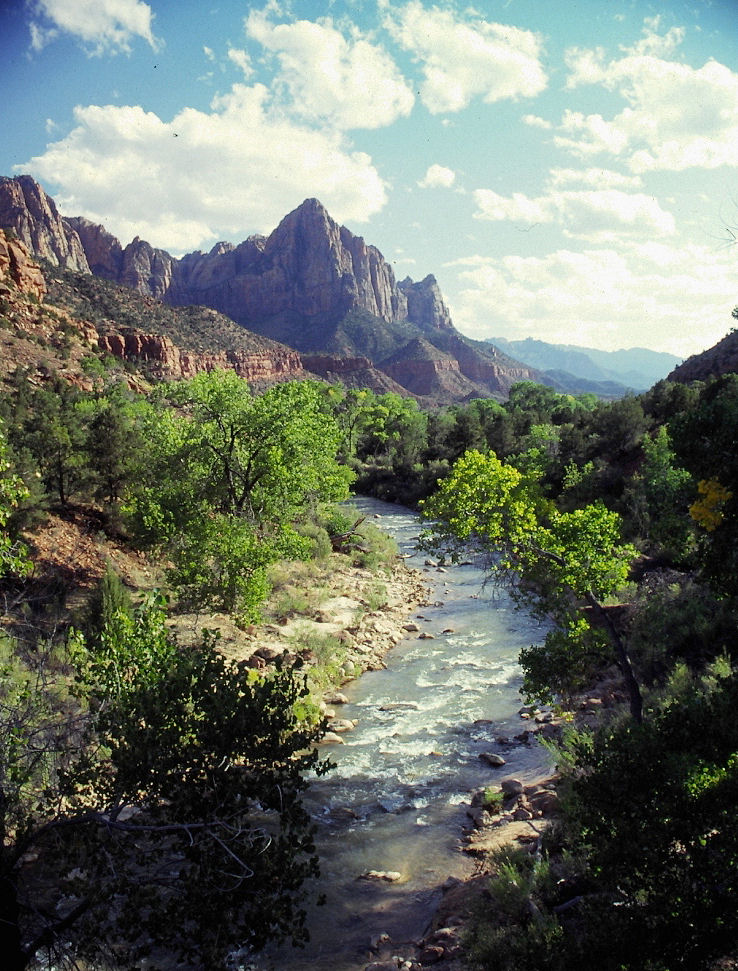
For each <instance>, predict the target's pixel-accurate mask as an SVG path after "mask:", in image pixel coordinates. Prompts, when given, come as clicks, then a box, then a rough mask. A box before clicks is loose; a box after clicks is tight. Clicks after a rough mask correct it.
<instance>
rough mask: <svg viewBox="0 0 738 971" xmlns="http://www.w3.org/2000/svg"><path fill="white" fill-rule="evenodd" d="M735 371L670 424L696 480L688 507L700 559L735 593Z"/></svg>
mask: <svg viewBox="0 0 738 971" xmlns="http://www.w3.org/2000/svg"><path fill="white" fill-rule="evenodd" d="M737 425H738V375H736V374H726V375H723V376H722V377H721V378H718V379H716V380H714V381H712V382H710V383H709V384H706V385H705V386H704V387H703V388H702V390H701V391H700V395H699V398H698V400H697V402H696V404H695V406H694V407H693V408H691V409H690V410H688V411H686V412H684V413H683V414H681V415H678V416H676V417H675V418H674V419H673V420H672V422H671V423H670V431H671V435H672V438H673V441H674V448H675V451H676V452H677V454H678V456H679V459H680V461H681V462H682V463H683V465H684V466H685V467H686V468H687V469H689V471H690V472H691V473H692V474H693V475H694V477H695V479H696V480H698V481H701V482H702V483H703V485H702V494H701V496H700V498H699V499H698V500H697V502H696V503H694V504H693V505H692V507H691V510H690V512H691V513H692V515H693V517H694V518H695V521H696V522H698V523H699V524H700V526H701V527H702V530H701V536H700V550H699V554H700V561H701V565H702V568H703V570H704V573H705V576H706V577H707V579H708V580H709V581H710V582H711V583H712V585H713V587H714V588H715V589H716V590H718V591H719V592H721V593H725V594H728V595H731V596H732V595H735V594H736V593H738V453H737V451H736V447H735V429H736V427H737Z"/></svg>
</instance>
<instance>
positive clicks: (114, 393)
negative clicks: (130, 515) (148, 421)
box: [84, 386, 145, 509]
mask: <svg viewBox="0 0 738 971" xmlns="http://www.w3.org/2000/svg"><path fill="white" fill-rule="evenodd" d="M138 410H140V409H138V408H137V406H136V403H135V402H134V401H133V400H131V399H130V398H129V395H128V393H127V392H126V391H125V390H124V389H123V388H122V387H120V386H116V387H113V388H110V389H109V390H108V391H107V393H106V394H105V395H102V396H100V397H99V398H98V399H96V400H94V401H92V402H91V403H90V407H88V409H87V411H88V414H87V428H86V435H85V443H84V444H85V453H86V458H87V462H88V463H89V477H90V479H91V482H92V487H93V494H94V495H95V497H96V498H97V499H99V500H101V501H102V502H103V503H105V505H106V506H107V507H108V508H111V509H115V508H117V506H118V504H119V503H120V502H121V500H122V499H123V498H124V496H125V494H126V491H127V489H128V486H129V485H130V483H131V481H132V479H133V477H134V475H135V469H136V464H137V462H138V461H139V453H141V452H143V451H144V450H145V449H144V443H143V440H142V438H141V435H140V431H139V424H138V420H137V411H138Z"/></svg>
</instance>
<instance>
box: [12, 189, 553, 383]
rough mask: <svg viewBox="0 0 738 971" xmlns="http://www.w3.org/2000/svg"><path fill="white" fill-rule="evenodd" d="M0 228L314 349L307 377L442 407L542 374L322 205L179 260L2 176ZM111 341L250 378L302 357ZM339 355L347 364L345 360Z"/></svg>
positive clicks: (116, 277)
mask: <svg viewBox="0 0 738 971" xmlns="http://www.w3.org/2000/svg"><path fill="white" fill-rule="evenodd" d="M2 225H10V226H12V227H13V228H14V229H15V231H16V232H17V233H18V235H19V236H21V238H23V239H24V240H26V241H27V245H28V246H29V247H30V248H32V249H33V251H34V252H36V253H39V254H41V255H44V256H46V257H47V258H49V259H50V260H51V261H52V262H55V263H61V264H63V265H64V266H67V267H69V268H76V269H81V270H82V271H83V272H89V271H90V268H91V269H92V272H93V273H95V274H96V275H98V276H101V277H105V278H107V279H108V280H111V281H113V282H115V283H118V284H121V285H124V286H125V287H128V288H130V289H132V290H135V291H137V292H138V293H139V294H141V295H143V296H145V297H147V298H149V299H151V298H155V299H156V300H157V301H162V302H163V303H165V304H168V305H169V306H172V307H182V306H192V305H199V306H200V307H209V308H213V309H214V310H216V311H219V312H220V313H221V314H225V315H226V316H227V317H229V318H230V320H231V321H236V322H237V323H239V324H241V325H243V326H244V327H246V328H248V330H250V331H252V332H253V333H254V334H259V335H261V336H263V337H268V338H271V339H272V340H273V341H278V342H280V343H281V344H283V345H285V344H286V345H288V346H289V347H291V348H295V349H297V350H299V351H301V352H302V353H303V354H310V355H311V356H312V357H313V358H314V369H315V370H314V373H319V374H322V375H324V376H326V377H327V379H328V380H336V379H340V380H343V381H344V383H346V384H349V385H350V386H353V387H357V386H359V384H358V382H360V381H364V382H366V386H367V387H371V388H374V389H375V390H390V389H392V390H394V389H398V390H399V392H400V393H410V394H414V395H418V396H429V397H431V398H433V400H434V401H435V402H441V401H460V400H464V399H465V398H467V397H470V396H479V395H493V396H495V397H500V398H504V397H506V395H507V392H508V391H509V388H510V386H511V385H512V384H513V383H514V382H515V381H519V380H524V379H532V380H535V379H536V377H537V372H535V371H534V370H532V369H530V368H527V367H525V366H522V365H519V364H518V363H517V362H514V361H512V360H510V359H509V358H507V357H506V356H505V355H501V354H498V352H497V351H496V349H495V348H493V347H491V346H490V347H489V348H480V347H479V346H478V345H476V344H474V343H473V342H470V341H468V340H467V339H466V338H464V337H463V336H462V335H461V334H459V333H458V332H457V331H456V329H455V328H454V326H453V323H452V321H451V316H450V314H449V311H448V308H447V307H446V305H445V303H444V301H443V297H442V295H441V292H440V289H439V287H438V283H437V281H436V279H435V278H434V277H433V276H427V277H426V278H425V279H424V280H422V281H420V282H419V283H416V282H414V281H413V280H411V279H409V278H407V279H405V280H403V281H401V282H400V283H398V282H397V281H396V279H395V276H394V272H393V270H392V267H391V266H390V264H389V263H388V262H387V261H386V260H385V259H384V258H383V256H382V254H381V253H380V252H379V250H377V249H376V247H374V246H370V245H368V244H367V243H366V242H365V241H364V240H363V239H362V238H361V237H359V236H355V235H354V234H353V233H351V232H350V231H349V230H348V229H346V228H345V227H343V226H339V225H338V223H336V222H335V221H334V220H333V219H332V218H331V217H330V215H329V214H328V212H327V211H326V210H325V208H324V207H323V206H322V205H321V203H320V202H318V200H316V199H307V200H306V201H305V202H303V203H302V205H300V206H298V208H297V209H295V210H294V211H293V212H291V213H289V214H288V215H287V216H285V217H284V219H283V220H282V221H281V222H280V224H279V225H278V226H277V228H276V229H275V230H274V232H272V233H271V234H270V235H269V236H268V237H264V236H251V237H249V238H248V239H247V240H245V241H244V242H242V243H240V244H239V245H238V246H233V245H232V244H230V243H218V244H217V245H216V246H214V247H213V248H212V249H211V250H210V252H209V253H201V252H195V253H190V254H188V255H187V256H185V257H183V258H182V259H175V258H174V257H172V256H171V255H170V254H169V253H167V252H165V251H164V250H160V249H156V248H154V247H152V246H151V245H150V244H149V243H147V242H146V241H145V240H142V239H140V238H136V239H134V240H133V242H131V243H129V244H128V245H127V246H125V247H123V246H121V244H120V243H119V242H118V240H117V239H115V237H114V236H112V235H111V234H110V233H108V232H107V231H106V230H105V229H104V227H102V226H96V225H94V224H92V223H91V222H89V221H88V220H85V219H82V218H79V217H77V218H73V219H62V218H61V217H60V216H59V213H58V211H57V210H56V206H55V205H54V202H53V200H52V199H50V198H49V197H48V196H47V195H46V194H45V193H44V191H43V190H42V189H41V187H40V186H38V185H37V184H36V183H35V182H34V181H33V179H30V178H29V177H27V176H22V177H20V178H18V179H2V180H0V226H2ZM134 329H135V326H134ZM105 340H106V341H108V340H109V346H108V344H105V345H104V349H105V350H107V351H108V352H109V353H111V354H114V355H116V356H124V357H125V356H128V357H132V358H136V359H138V360H144V361H146V362H148V363H149V364H150V365H152V366H156V367H158V368H160V369H161V372H162V374H164V373H166V374H167V375H168V376H171V377H176V376H182V377H186V376H188V375H189V374H190V373H194V371H193V369H195V370H198V369H202V368H203V367H205V368H208V367H211V366H227V367H234V368H235V369H237V370H238V371H239V373H243V375H244V377H249V379H250V380H257V378H255V377H254V375H256V374H257V372H258V373H259V374H265V373H266V371H268V370H270V368H271V369H272V370H273V372H274V373H273V374H272V377H273V378H275V375H278V374H281V373H285V374H286V373H289V374H291V375H293V376H296V375H297V374H298V373H301V372H300V370H299V368H300V365H299V358H298V357H297V356H295V358H294V360H291V361H290V362H289V363H285V364H284V368H285V370H284V372H282V370H281V368H282V365H281V364H279V363H276V361H277V358H276V357H275V358H274V361H275V363H274V364H273V365H270V366H267V364H266V363H265V362H264V361H262V362H261V363H260V362H259V361H258V360H257V358H258V355H257V356H254V355H250V354H249V352H248V351H244V350H243V349H242V350H240V351H239V352H238V353H236V352H235V350H234V351H233V353H232V354H231V352H230V351H223V352H221V351H218V352H216V353H215V354H214V355H211V357H212V361H210V362H208V361H206V360H205V359H204V358H202V355H195V356H196V357H197V358H198V360H197V361H195V357H193V356H192V355H191V354H190V352H188V351H184V350H181V349H178V348H177V347H176V345H175V343H173V342H170V344H171V346H168V345H167V344H166V339H164V338H159V337H156V336H154V335H149V337H147V336H146V335H144V334H140V333H138V334H137V335H136V336H135V337H134V336H131V335H130V334H128V332H126V336H125V337H124V336H120V340H115V339H113V338H112V337H110V338H108V337H106V338H105ZM121 342H122V343H121ZM147 342H148V343H147ZM418 342H420V344H418ZM421 345H424V346H423V349H422V350H421V351H419V350H418V348H419V347H420V346H421ZM101 346H102V345H101ZM216 346H218V345H217V344H216ZM219 346H221V347H222V346H223V345H222V343H221V344H220V345H219ZM223 354H225V355H226V357H223ZM229 354H230V357H228V355H229ZM267 356H268V357H271V354H270V353H268V354H267ZM341 356H343V357H345V358H349V359H351V360H353V361H354V363H353V364H347V363H340V357H341ZM200 358H202V360H200ZM226 358H227V361H226ZM216 361H217V362H220V363H216ZM360 361H361V363H359V362H360ZM296 362H297V363H296ZM308 367H310V366H308ZM295 368H297V369H298V370H295ZM310 370H313V368H312V367H310ZM275 379H277V380H279V378H278V377H276V378H275ZM258 380H261V378H258Z"/></svg>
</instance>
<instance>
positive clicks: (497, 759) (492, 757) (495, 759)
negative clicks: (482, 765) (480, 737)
mask: <svg viewBox="0 0 738 971" xmlns="http://www.w3.org/2000/svg"><path fill="white" fill-rule="evenodd" d="M479 758H480V759H481V760H482V761H483V762H486V763H487V765H491V766H492V768H493V769H499V768H501V767H502V766H503V765H506V762H505V760H504V759H503V757H502V756H501V755H498V754H497V752H482V754H481V755H480V756H479Z"/></svg>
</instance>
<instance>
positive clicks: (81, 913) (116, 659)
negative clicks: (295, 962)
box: [0, 602, 328, 971]
mask: <svg viewBox="0 0 738 971" xmlns="http://www.w3.org/2000/svg"><path fill="white" fill-rule="evenodd" d="M72 656H73V660H74V664H75V667H76V670H77V694H78V696H79V700H80V702H81V705H82V707H81V710H80V709H78V710H77V714H76V715H75V716H74V717H73V718H70V713H69V710H68V709H67V710H66V711H65V710H64V709H63V707H62V706H61V705H60V704H59V703H58V702H52V700H51V698H52V692H53V690H55V689H54V686H53V685H52V686H51V687H50V688H48V690H47V689H45V690H43V691H38V690H35V688H37V687H38V685H34V684H32V683H31V678H30V677H25V679H24V678H19V677H16V678H15V679H14V683H13V688H12V690H8V686H9V685H11V683H12V682H11V681H10V680H9V679H7V678H6V679H4V680H3V681H2V683H1V684H2V693H1V697H2V702H3V706H2V708H0V714H2V717H3V727H4V728H5V729H6V732H5V733H4V734H3V736H2V738H3V741H2V744H1V745H0V756H1V760H0V782H1V783H2V788H1V789H0V793H1V794H2V800H0V808H1V809H2V814H0V822H2V823H3V827H4V828H3V833H2V835H3V844H2V855H1V856H0V891H2V892H1V893H0V906H1V907H2V912H0V937H1V938H2V943H3V957H4V960H5V961H7V962H9V963H8V964H7V965H6V966H7V967H9V968H12V971H16V969H17V971H20V969H23V968H26V967H28V966H30V965H31V964H32V962H33V961H34V959H35V957H36V956H38V955H41V954H42V953H48V954H49V955H50V957H49V964H48V966H51V965H52V962H54V961H55V960H57V957H58V955H59V954H63V953H64V952H65V951H71V954H72V956H75V957H76V958H87V959H93V960H94V959H95V958H96V957H99V952H100V950H101V949H102V948H104V947H105V946H106V942H107V946H108V947H109V952H110V953H109V954H108V955H107V958H108V959H109V960H110V961H111V962H112V963H113V964H118V963H120V962H121V960H123V961H125V963H126V966H128V964H129V962H131V961H135V960H137V959H138V958H139V957H140V956H142V955H145V954H147V953H151V951H152V950H155V949H157V948H163V949H164V951H165V952H166V953H169V954H171V955H174V956H176V957H177V958H178V959H180V960H181V961H182V962H184V963H191V964H193V965H195V966H198V967H217V966H222V965H223V961H224V958H225V956H226V954H227V953H228V952H229V951H231V950H233V949H236V948H239V947H241V948H245V949H246V950H248V951H251V950H255V949H258V948H260V947H261V946H262V945H263V944H264V943H265V942H266V941H267V940H269V939H272V938H280V937H288V938H292V939H294V940H295V941H297V942H299V941H301V940H303V939H304V938H305V936H306V933H305V930H304V913H303V911H302V907H301V900H302V899H303V896H304V891H303V889H302V885H303V882H304V880H305V879H306V878H308V877H311V876H314V875H315V874H316V873H317V860H316V858H315V853H314V846H313V831H312V825H311V823H310V819H309V816H308V814H307V813H306V811H305V810H304V808H303V806H302V802H301V794H302V792H303V791H304V789H305V787H306V781H305V773H306V772H307V771H308V770H311V771H316V772H318V773H321V772H323V771H325V770H326V769H327V768H328V765H327V763H325V762H323V761H321V760H320V759H319V757H318V755H317V753H316V751H315V749H314V747H313V746H314V743H315V741H316V740H317V739H318V738H319V737H320V735H321V733H322V725H319V724H315V723H311V722H308V721H305V720H301V718H300V716H299V712H300V710H301V705H300V702H301V699H302V697H303V696H304V695H305V694H306V691H307V689H306V686H305V683H304V679H302V678H301V677H300V676H299V675H298V674H297V673H296V672H294V671H292V670H277V671H276V672H275V673H274V674H273V675H269V676H264V677H261V676H258V675H257V674H256V673H255V672H254V671H252V670H250V669H249V668H248V667H246V666H245V665H243V664H239V663H236V662H233V661H227V660H226V659H225V658H224V657H223V656H222V654H221V653H220V652H219V651H218V649H217V644H216V642H215V639H214V638H213V637H211V636H206V637H205V639H204V640H203V642H202V643H201V644H198V645H196V646H195V647H193V648H187V649H185V648H183V647H180V646H178V645H177V644H176V643H175V642H174V641H173V640H172V638H171V637H170V635H169V634H168V631H167V628H166V624H165V618H164V614H163V612H162V610H161V609H160V606H159V605H158V604H157V603H156V602H152V603H148V604H145V605H144V606H143V607H142V608H140V609H139V610H138V611H136V612H135V613H133V614H131V613H127V612H125V611H122V610H121V611H117V612H114V615H113V617H112V619H111V621H110V623H109V624H108V625H107V626H106V627H105V629H104V630H103V631H102V633H101V635H100V637H99V640H98V641H97V643H95V644H94V645H91V646H90V647H89V648H88V647H87V646H86V645H85V643H84V641H83V640H82V639H81V637H79V636H77V637H76V638H75V640H74V642H73V645H72ZM56 684H57V685H58V684H59V682H58V681H57V682H56ZM57 690H58V689H57ZM72 714H74V713H72ZM8 729H11V730H8ZM32 860H35V862H33V863H32V862H31V861H32ZM21 861H25V863H24V864H23V865H22V864H21Z"/></svg>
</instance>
